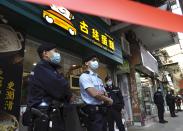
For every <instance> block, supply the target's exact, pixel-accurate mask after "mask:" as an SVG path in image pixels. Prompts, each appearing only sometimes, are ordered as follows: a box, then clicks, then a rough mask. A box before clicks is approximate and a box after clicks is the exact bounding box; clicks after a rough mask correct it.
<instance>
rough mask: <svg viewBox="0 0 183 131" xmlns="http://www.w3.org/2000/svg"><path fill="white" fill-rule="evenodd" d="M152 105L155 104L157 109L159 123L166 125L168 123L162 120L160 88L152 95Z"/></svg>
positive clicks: (162, 102)
mask: <svg viewBox="0 0 183 131" xmlns="http://www.w3.org/2000/svg"><path fill="white" fill-rule="evenodd" d="M154 103H155V104H156V106H157V109H158V118H159V123H163V124H164V123H167V122H168V121H165V120H164V112H165V109H164V98H163V94H162V90H161V88H160V87H158V88H157V91H156V92H155V93H154Z"/></svg>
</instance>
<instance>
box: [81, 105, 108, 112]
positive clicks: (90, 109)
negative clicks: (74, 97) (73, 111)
mask: <svg viewBox="0 0 183 131" xmlns="http://www.w3.org/2000/svg"><path fill="white" fill-rule="evenodd" d="M83 109H84V111H85V112H86V113H87V114H90V113H102V114H106V113H107V106H106V105H86V106H85V107H84V108H83Z"/></svg>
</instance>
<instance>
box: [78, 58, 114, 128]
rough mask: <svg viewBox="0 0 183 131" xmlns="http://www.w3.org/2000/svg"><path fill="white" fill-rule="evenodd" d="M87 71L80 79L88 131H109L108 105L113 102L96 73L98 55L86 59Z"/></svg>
mask: <svg viewBox="0 0 183 131" xmlns="http://www.w3.org/2000/svg"><path fill="white" fill-rule="evenodd" d="M84 62H85V65H86V66H87V71H86V72H84V73H83V74H82V75H81V76H80V78H79V84H80V89H81V97H82V99H83V101H84V102H85V103H86V106H85V107H84V111H85V113H87V114H88V119H87V122H86V127H87V130H88V131H107V125H106V118H105V116H106V114H105V113H106V111H107V108H106V105H112V103H113V100H112V99H111V98H109V97H108V96H107V93H106V90H105V88H104V84H103V82H102V80H101V79H100V77H99V76H98V74H97V73H96V71H97V69H98V67H99V60H98V58H97V56H96V55H91V56H89V57H87V58H85V59H84Z"/></svg>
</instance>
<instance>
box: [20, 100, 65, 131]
mask: <svg viewBox="0 0 183 131" xmlns="http://www.w3.org/2000/svg"><path fill="white" fill-rule="evenodd" d="M63 107H64V104H63V103H61V102H56V101H55V102H54V101H53V103H52V104H51V105H49V106H48V107H46V108H40V107H37V108H34V107H27V109H26V111H25V113H24V114H23V118H22V124H23V125H24V126H29V127H32V128H36V129H37V130H38V131H39V129H42V130H44V131H48V130H49V128H52V126H53V123H54V122H55V121H56V120H58V117H63ZM35 126H36V127H35ZM36 129H35V131H37V130H36ZM42 130H41V131H42Z"/></svg>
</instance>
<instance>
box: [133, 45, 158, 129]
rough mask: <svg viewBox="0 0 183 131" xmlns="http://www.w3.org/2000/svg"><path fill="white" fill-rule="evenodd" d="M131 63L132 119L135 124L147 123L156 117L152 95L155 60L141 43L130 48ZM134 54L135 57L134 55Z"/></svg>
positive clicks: (155, 86)
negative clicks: (131, 54)
mask: <svg viewBox="0 0 183 131" xmlns="http://www.w3.org/2000/svg"><path fill="white" fill-rule="evenodd" d="M131 49H132V53H133V56H132V57H130V64H131V72H130V79H131V89H130V93H131V97H132V109H133V121H134V125H136V126H144V125H148V124H150V123H151V122H153V121H154V120H156V117H157V109H156V106H155V104H154V103H153V95H154V92H155V91H156V88H157V86H158V85H157V82H156V76H158V63H157V60H156V59H155V58H154V57H153V56H152V55H151V54H150V52H149V51H147V50H146V49H145V48H144V47H143V46H142V45H139V44H138V45H135V46H133V47H132V48H131ZM134 56H135V57H134Z"/></svg>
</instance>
